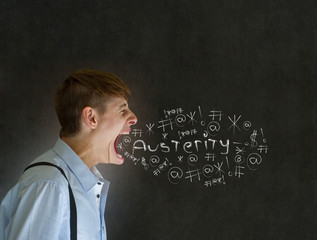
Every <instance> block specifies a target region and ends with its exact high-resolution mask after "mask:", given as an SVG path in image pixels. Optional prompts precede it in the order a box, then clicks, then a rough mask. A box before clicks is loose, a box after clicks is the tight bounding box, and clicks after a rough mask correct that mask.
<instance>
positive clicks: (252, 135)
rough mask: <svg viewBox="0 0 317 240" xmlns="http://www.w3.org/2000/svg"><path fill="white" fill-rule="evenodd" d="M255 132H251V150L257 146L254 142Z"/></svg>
mask: <svg viewBox="0 0 317 240" xmlns="http://www.w3.org/2000/svg"><path fill="white" fill-rule="evenodd" d="M257 135H258V134H257V130H253V133H252V134H251V135H250V139H251V148H254V147H256V146H258V142H257V141H256V136H257Z"/></svg>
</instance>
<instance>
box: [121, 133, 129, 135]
mask: <svg viewBox="0 0 317 240" xmlns="http://www.w3.org/2000/svg"><path fill="white" fill-rule="evenodd" d="M121 134H123V135H129V133H128V132H122V133H121Z"/></svg>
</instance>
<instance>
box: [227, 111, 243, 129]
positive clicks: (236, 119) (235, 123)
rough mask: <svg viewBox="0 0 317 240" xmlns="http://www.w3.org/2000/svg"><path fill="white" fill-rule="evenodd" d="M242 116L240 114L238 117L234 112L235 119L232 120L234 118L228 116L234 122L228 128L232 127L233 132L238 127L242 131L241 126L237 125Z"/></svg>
mask: <svg viewBox="0 0 317 240" xmlns="http://www.w3.org/2000/svg"><path fill="white" fill-rule="evenodd" d="M240 117H241V115H239V117H238V118H236V115H235V114H234V115H233V120H232V119H231V118H230V117H229V116H228V118H229V120H230V121H231V122H232V124H231V125H230V127H229V128H228V130H229V129H230V128H232V131H233V134H235V133H236V128H237V129H238V130H239V131H241V129H240V128H239V127H238V125H237V122H238V121H239V119H240Z"/></svg>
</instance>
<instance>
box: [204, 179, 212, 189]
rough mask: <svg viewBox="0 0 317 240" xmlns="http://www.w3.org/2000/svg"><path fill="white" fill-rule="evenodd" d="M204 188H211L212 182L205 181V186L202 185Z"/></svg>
mask: <svg viewBox="0 0 317 240" xmlns="http://www.w3.org/2000/svg"><path fill="white" fill-rule="evenodd" d="M204 185H205V186H206V187H211V186H212V182H211V180H208V181H205V184H204Z"/></svg>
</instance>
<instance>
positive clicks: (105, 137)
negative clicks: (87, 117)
mask: <svg viewBox="0 0 317 240" xmlns="http://www.w3.org/2000/svg"><path fill="white" fill-rule="evenodd" d="M136 122H137V118H136V116H135V115H134V113H133V112H132V111H131V110H130V109H129V107H128V103H127V101H126V100H124V99H123V98H119V97H110V98H109V100H108V101H107V103H106V112H105V113H104V114H102V115H100V116H99V121H98V125H97V128H96V136H97V137H96V141H95V144H96V147H97V151H98V152H99V153H100V154H101V155H104V156H101V157H102V158H103V159H102V160H101V161H100V162H102V163H113V164H122V163H123V162H124V158H123V157H122V156H120V155H119V154H118V151H117V149H116V141H117V139H118V138H119V136H120V135H121V134H128V133H129V132H130V130H131V129H130V126H131V125H133V124H135V123H136Z"/></svg>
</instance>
